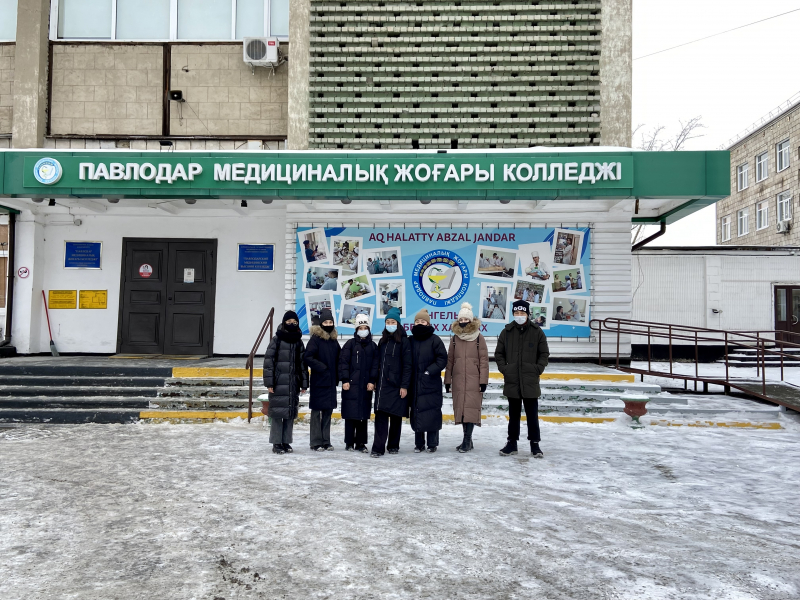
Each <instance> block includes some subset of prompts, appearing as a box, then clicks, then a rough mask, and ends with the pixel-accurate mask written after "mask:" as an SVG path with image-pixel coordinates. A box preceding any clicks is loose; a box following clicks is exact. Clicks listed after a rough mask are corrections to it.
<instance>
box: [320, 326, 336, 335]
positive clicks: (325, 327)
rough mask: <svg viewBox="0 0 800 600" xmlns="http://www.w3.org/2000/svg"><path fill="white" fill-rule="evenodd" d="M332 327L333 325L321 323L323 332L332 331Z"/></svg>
mask: <svg viewBox="0 0 800 600" xmlns="http://www.w3.org/2000/svg"><path fill="white" fill-rule="evenodd" d="M333 329H334V325H322V331H324V332H325V333H330V332H331V331H333Z"/></svg>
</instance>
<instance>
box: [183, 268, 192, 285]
mask: <svg viewBox="0 0 800 600" xmlns="http://www.w3.org/2000/svg"><path fill="white" fill-rule="evenodd" d="M183 283H194V269H184V270H183Z"/></svg>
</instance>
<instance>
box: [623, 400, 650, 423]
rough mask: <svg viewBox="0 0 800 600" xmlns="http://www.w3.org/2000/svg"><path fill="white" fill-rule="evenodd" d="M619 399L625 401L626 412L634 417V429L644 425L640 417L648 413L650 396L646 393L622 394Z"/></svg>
mask: <svg viewBox="0 0 800 600" xmlns="http://www.w3.org/2000/svg"><path fill="white" fill-rule="evenodd" d="M619 399H620V400H622V401H623V402H624V403H625V414H626V415H628V416H629V417H630V418H631V419H632V423H631V427H633V428H634V429H638V428H640V427H644V425H642V424H641V422H640V421H639V418H640V417H643V416H645V415H646V414H647V403H648V402H649V401H650V398H649V397H648V396H645V395H644V394H622V395H621V396H620V397H619Z"/></svg>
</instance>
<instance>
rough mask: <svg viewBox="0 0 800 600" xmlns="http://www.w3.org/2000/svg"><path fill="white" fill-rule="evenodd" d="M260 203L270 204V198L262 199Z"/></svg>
mask: <svg viewBox="0 0 800 600" xmlns="http://www.w3.org/2000/svg"><path fill="white" fill-rule="evenodd" d="M261 201H262V202H263V203H264V204H272V198H262V199H261Z"/></svg>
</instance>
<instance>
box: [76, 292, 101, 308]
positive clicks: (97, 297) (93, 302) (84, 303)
mask: <svg viewBox="0 0 800 600" xmlns="http://www.w3.org/2000/svg"><path fill="white" fill-rule="evenodd" d="M79 306H80V307H81V308H108V290H81V293H80V304H79Z"/></svg>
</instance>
